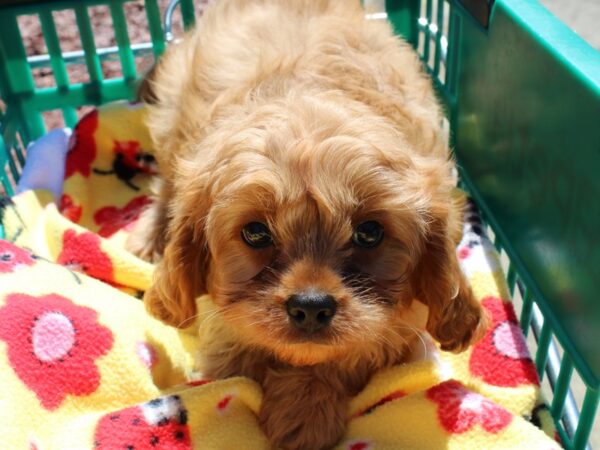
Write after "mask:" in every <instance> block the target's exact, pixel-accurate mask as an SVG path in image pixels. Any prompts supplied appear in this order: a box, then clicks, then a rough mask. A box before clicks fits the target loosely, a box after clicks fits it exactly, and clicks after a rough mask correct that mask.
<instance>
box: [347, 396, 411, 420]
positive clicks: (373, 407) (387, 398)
mask: <svg viewBox="0 0 600 450" xmlns="http://www.w3.org/2000/svg"><path fill="white" fill-rule="evenodd" d="M402 397H406V393H405V392H402V391H394V392H392V393H391V394H388V395H386V396H385V397H383V398H382V399H381V400H379V401H378V402H377V403H375V404H373V405H371V406H369V407H368V408H367V409H365V410H363V411H360V412H359V413H358V414H356V415H355V416H354V417H360V416H364V415H366V414H371V413H372V412H373V411H375V410H376V409H377V408H379V407H380V406H382V405H385V404H386V403H389V402H391V401H393V400H396V399H398V398H402Z"/></svg>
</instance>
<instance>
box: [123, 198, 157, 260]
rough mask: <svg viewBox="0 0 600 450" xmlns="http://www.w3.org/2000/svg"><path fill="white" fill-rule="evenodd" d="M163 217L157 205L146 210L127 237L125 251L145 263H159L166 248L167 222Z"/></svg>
mask: <svg viewBox="0 0 600 450" xmlns="http://www.w3.org/2000/svg"><path fill="white" fill-rule="evenodd" d="M163 216H164V215H162V214H161V210H160V206H159V205H157V204H152V205H150V207H149V208H147V209H146V210H144V211H143V212H142V214H141V216H140V218H139V220H138V221H137V222H136V223H135V225H134V227H133V230H132V232H131V234H130V235H129V236H128V237H127V241H126V242H125V249H126V250H127V251H129V252H130V253H133V254H134V255H135V256H137V257H138V258H141V259H143V260H145V261H148V262H157V261H158V260H159V259H160V257H161V255H162V253H163V250H164V246H165V238H164V235H165V227H166V221H165V220H164V218H163Z"/></svg>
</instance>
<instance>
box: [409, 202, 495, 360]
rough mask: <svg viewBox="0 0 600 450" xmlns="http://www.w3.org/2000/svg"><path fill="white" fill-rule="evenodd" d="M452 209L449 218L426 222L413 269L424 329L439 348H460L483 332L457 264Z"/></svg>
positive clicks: (479, 314) (477, 306)
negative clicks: (423, 308) (420, 252)
mask: <svg viewBox="0 0 600 450" xmlns="http://www.w3.org/2000/svg"><path fill="white" fill-rule="evenodd" d="M455 206H456V207H457V208H458V205H455ZM455 209H456V208H455ZM456 213H458V214H460V212H459V210H458V209H456V211H453V212H452V213H451V218H450V220H448V219H447V220H440V219H437V220H434V221H433V223H431V224H430V231H429V235H428V237H427V243H426V246H425V252H424V254H423V256H422V258H421V262H420V264H419V266H418V268H417V272H416V278H417V280H416V288H417V289H416V290H417V292H416V297H417V298H418V299H419V300H420V301H421V302H423V303H425V304H426V305H427V306H428V307H429V318H428V320H427V331H428V332H429V333H430V334H431V335H432V336H433V337H434V338H435V339H436V340H437V341H438V342H439V343H440V344H441V348H442V350H446V351H452V352H461V351H463V350H465V349H466V348H467V347H468V346H469V345H470V344H471V343H473V342H474V341H476V340H478V339H479V338H480V337H482V336H483V333H484V332H485V327H486V317H485V314H484V311H483V309H482V307H481V305H480V304H479V302H478V301H477V300H476V299H475V297H474V296H473V293H472V292H471V288H470V287H469V284H468V283H467V280H466V279H465V276H464V274H463V273H462V271H461V269H460V266H459V264H458V259H457V256H456V250H455V247H456V242H455V241H456V237H455V234H456V233H455V232H454V230H453V227H454V226H456V223H453V217H452V214H456ZM449 222H450V223H449Z"/></svg>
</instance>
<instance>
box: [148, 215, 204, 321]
mask: <svg viewBox="0 0 600 450" xmlns="http://www.w3.org/2000/svg"><path fill="white" fill-rule="evenodd" d="M189 222H190V220H189V217H186V216H185V215H182V214H178V215H176V216H175V217H174V218H173V219H172V220H171V223H170V224H169V225H170V228H169V230H168V241H167V245H166V247H165V250H164V253H163V257H162V259H161V260H160V261H159V262H158V264H157V265H156V268H155V270H154V280H153V283H152V286H151V287H150V289H148V290H147V291H146V294H145V295H144V304H145V306H146V309H147V310H148V312H149V313H150V314H152V315H153V316H154V317H156V318H157V319H160V320H162V321H163V322H164V323H166V324H168V325H172V326H174V327H177V328H186V327H188V326H190V325H192V324H193V322H192V319H193V318H194V317H195V315H196V298H197V297H199V296H200V295H202V294H204V293H205V292H206V287H205V277H206V273H205V272H206V270H208V259H209V258H208V249H207V248H206V243H205V242H204V239H200V240H199V239H198V238H197V237H195V233H194V230H193V227H192V225H191V224H190V223H189Z"/></svg>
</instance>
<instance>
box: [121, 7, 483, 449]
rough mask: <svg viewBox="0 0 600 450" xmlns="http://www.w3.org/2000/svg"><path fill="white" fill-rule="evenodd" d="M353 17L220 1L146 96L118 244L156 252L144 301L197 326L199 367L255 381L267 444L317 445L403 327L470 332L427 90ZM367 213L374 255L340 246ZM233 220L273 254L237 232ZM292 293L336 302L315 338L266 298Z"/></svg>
mask: <svg viewBox="0 0 600 450" xmlns="http://www.w3.org/2000/svg"><path fill="white" fill-rule="evenodd" d="M363 14H364V13H363V11H362V9H361V8H360V5H359V2H358V1H344V0H317V1H315V0H221V1H219V2H216V3H215V4H214V5H213V6H211V7H210V8H209V9H208V10H207V11H206V12H205V15H204V16H203V18H202V20H201V21H200V23H199V26H198V27H197V29H196V30H194V31H192V32H191V33H189V34H188V35H187V36H186V37H185V39H184V40H183V41H182V42H181V43H180V44H178V45H176V46H174V47H171V48H170V49H169V51H168V52H167V54H166V55H165V56H164V58H163V59H162V60H161V62H160V63H159V65H158V66H157V68H156V70H154V71H153V74H152V78H150V79H149V80H147V83H146V87H145V91H146V92H147V94H146V95H147V99H148V102H149V105H148V107H149V110H150V114H149V122H148V126H149V128H150V131H151V134H152V138H153V140H154V144H155V148H156V150H157V154H156V156H157V160H158V162H159V166H160V171H161V181H160V186H159V188H158V190H159V192H158V196H157V201H156V202H155V204H154V205H153V206H152V207H151V209H149V210H148V211H147V212H146V214H145V215H144V216H143V219H142V221H141V225H140V226H139V227H138V232H137V234H136V235H134V236H133V238H132V242H131V247H132V248H134V249H135V250H136V252H137V253H138V254H140V255H142V256H144V257H146V258H148V259H154V260H157V261H158V263H157V267H156V272H155V277H154V283H153V285H152V287H151V288H150V289H149V290H148V292H146V295H145V303H146V306H147V308H148V310H149V311H150V312H151V313H152V314H153V315H155V316H156V317H158V318H160V319H162V320H163V321H165V322H166V323H169V324H171V325H174V326H179V327H184V326H187V325H189V324H190V322H191V321H192V320H193V319H194V318H196V317H199V318H200V326H201V329H202V333H201V337H202V345H201V358H200V365H201V367H202V370H203V371H204V372H205V373H206V375H207V376H211V377H215V378H221V377H228V376H234V375H244V376H248V377H251V378H254V379H255V380H257V381H258V382H259V383H261V385H262V386H263V389H264V393H265V394H264V401H263V405H262V410H261V413H260V417H259V420H260V423H261V426H262V427H263V430H264V431H265V433H266V434H267V436H268V437H269V438H270V440H271V442H272V443H273V445H274V446H277V447H283V448H288V449H300V448H312V449H321V448H329V447H331V446H332V445H334V444H335V443H336V442H337V441H338V440H339V438H340V437H341V435H342V433H343V431H344V427H345V422H346V414H347V403H348V399H349V398H351V397H352V396H353V395H355V394H356V393H357V392H358V391H360V390H361V389H362V388H363V387H364V385H365V384H366V383H367V382H368V380H369V378H370V377H371V375H372V374H373V373H374V372H375V371H377V370H379V369H381V368H383V367H387V366H390V365H393V364H397V363H399V362H402V361H405V360H406V358H408V356H409V354H410V352H411V349H414V348H415V346H418V345H419V344H418V342H419V341H418V337H419V336H418V335H419V333H420V332H421V330H425V329H426V330H427V331H428V332H429V333H430V334H431V335H432V336H433V337H434V338H435V339H437V340H438V341H439V342H440V344H441V347H442V348H443V349H446V350H451V351H460V350H462V349H464V348H466V347H467V346H468V345H469V344H470V343H471V342H472V341H473V340H474V339H475V338H476V337H477V336H478V335H480V333H481V328H482V326H483V320H482V312H481V309H480V306H479V305H478V303H477V302H476V301H475V300H474V299H473V297H472V294H471V292H470V290H469V288H468V286H467V284H466V282H465V280H464V278H463V275H462V274H461V272H460V269H459V266H458V262H457V259H456V255H455V251H454V247H455V236H456V233H457V231H458V230H459V229H460V217H461V205H460V204H459V202H457V201H456V200H455V199H454V197H453V195H452V192H453V188H454V179H453V176H452V170H453V163H452V161H451V159H450V156H449V149H448V147H447V136H446V135H445V133H444V131H443V129H442V126H441V119H442V116H441V112H440V107H439V105H438V103H437V101H436V99H435V96H434V94H433V90H432V87H431V83H430V81H429V80H428V78H427V77H426V76H425V75H424V74H423V72H422V70H421V69H420V63H419V60H418V58H417V56H416V55H415V54H414V52H413V51H412V50H411V49H410V47H409V46H408V45H407V44H406V43H404V42H402V41H401V40H400V39H399V38H397V37H394V36H393V33H392V32H391V30H390V27H389V26H388V25H387V24H384V23H375V22H370V21H366V20H364V19H363ZM366 220H377V221H378V222H380V223H381V224H382V225H383V227H384V230H385V238H384V241H383V242H382V244H381V245H379V246H378V247H377V248H374V249H361V248H358V247H356V246H353V245H352V244H351V235H352V231H353V227H354V226H356V225H357V224H359V223H361V222H363V221H366ZM252 221H259V222H264V223H266V224H268V226H269V228H270V229H271V231H272V233H273V236H274V242H275V245H274V246H271V247H268V248H265V249H253V248H250V247H249V246H247V245H246V244H245V243H244V242H243V241H242V239H241V229H242V227H243V226H244V225H245V224H247V223H249V222H252ZM308 288H311V289H318V290H320V291H323V292H326V293H328V294H330V295H332V296H333V297H334V298H335V299H336V302H337V313H336V315H335V317H334V318H333V321H332V322H331V324H330V326H329V327H327V328H326V329H325V330H323V331H322V332H320V333H319V335H318V336H314V337H307V336H303V335H301V334H300V333H299V332H298V331H297V330H295V329H294V328H293V327H292V326H291V325H290V323H289V320H288V317H287V313H286V310H285V306H284V304H285V301H286V299H287V298H288V297H289V296H290V295H292V294H295V293H298V292H302V291H303V290H306V289H308ZM203 294H209V296H210V300H208V299H207V298H204V299H202V298H201V299H200V300H199V301H198V302H197V301H196V300H197V299H198V297H200V296H201V295H203ZM416 299H417V300H418V302H417V301H416ZM421 303H422V304H424V305H426V306H427V308H428V310H429V314H428V316H427V314H425V315H423V314H415V313H414V311H415V310H416V309H418V308H416V305H419V304H421ZM206 305H211V306H210V307H209V308H207V307H206Z"/></svg>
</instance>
